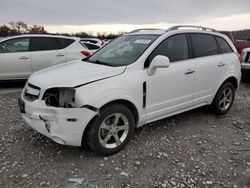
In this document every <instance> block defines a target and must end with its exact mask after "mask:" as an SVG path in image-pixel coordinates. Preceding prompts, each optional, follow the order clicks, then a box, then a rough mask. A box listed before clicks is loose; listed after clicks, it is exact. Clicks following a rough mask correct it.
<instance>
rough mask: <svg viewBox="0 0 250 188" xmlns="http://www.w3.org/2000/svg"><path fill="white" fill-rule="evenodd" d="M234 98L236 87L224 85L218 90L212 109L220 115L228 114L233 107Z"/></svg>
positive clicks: (230, 84)
mask: <svg viewBox="0 0 250 188" xmlns="http://www.w3.org/2000/svg"><path fill="white" fill-rule="evenodd" d="M234 97H235V88H234V85H233V84H232V83H230V82H226V83H224V84H223V85H222V86H221V87H220V89H219V90H218V92H217V94H216V95H215V98H214V101H213V103H212V108H213V109H214V111H215V113H216V114H219V115H223V114H226V113H227V112H228V111H229V110H230V109H231V107H232V105H233V102H234Z"/></svg>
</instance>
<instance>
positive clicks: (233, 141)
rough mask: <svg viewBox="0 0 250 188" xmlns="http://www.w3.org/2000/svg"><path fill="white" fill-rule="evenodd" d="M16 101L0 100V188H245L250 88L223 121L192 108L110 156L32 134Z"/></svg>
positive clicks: (249, 166)
mask: <svg viewBox="0 0 250 188" xmlns="http://www.w3.org/2000/svg"><path fill="white" fill-rule="evenodd" d="M19 95H20V93H10V94H6V93H3V94H0V135H1V137H0V187H88V188H92V187H104V188H105V187H124V188H125V187H143V188H144V187H163V188H164V187H232V188H236V187H239V188H241V187H250V116H249V111H250V83H245V84H242V85H241V87H240V89H239V90H238V91H237V94H236V101H235V104H234V106H233V108H232V109H231V111H230V112H229V113H228V114H227V115H225V116H215V115H213V114H212V113H210V112H208V110H207V108H199V109H197V110H193V111H190V112H186V113H183V114H180V115H177V116H174V117H171V118H167V119H164V120H161V121H157V122H155V123H152V124H149V125H146V126H144V127H143V128H140V129H139V130H137V133H136V135H135V137H134V139H133V140H132V141H131V142H130V144H129V145H128V146H127V147H126V148H125V149H124V150H123V151H121V152H120V153H118V154H116V155H113V156H110V157H100V156H96V155H95V154H94V153H92V152H91V151H88V150H83V149H80V148H76V147H68V146H62V145H59V144H56V143H54V142H53V141H51V140H49V139H47V138H45V137H42V136H40V135H38V134H35V133H34V132H33V131H31V130H30V129H28V128H27V127H25V125H24V123H23V121H22V120H21V118H20V113H19V110H18V106H17V98H18V96H19ZM72 178H73V179H72ZM75 178H78V179H75ZM70 180H71V181H73V182H74V181H78V182H79V183H81V184H77V183H73V182H70Z"/></svg>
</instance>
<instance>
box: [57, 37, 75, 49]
mask: <svg viewBox="0 0 250 188" xmlns="http://www.w3.org/2000/svg"><path fill="white" fill-rule="evenodd" d="M57 41H58V43H59V49H64V48H67V47H68V46H69V45H71V44H72V43H73V42H75V40H74V39H63V38H57Z"/></svg>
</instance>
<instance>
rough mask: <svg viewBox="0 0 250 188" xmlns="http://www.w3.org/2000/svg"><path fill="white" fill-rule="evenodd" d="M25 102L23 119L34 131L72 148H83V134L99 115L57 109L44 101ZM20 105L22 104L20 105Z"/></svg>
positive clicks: (75, 110)
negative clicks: (90, 122) (91, 121)
mask: <svg viewBox="0 0 250 188" xmlns="http://www.w3.org/2000/svg"><path fill="white" fill-rule="evenodd" d="M20 100H21V101H23V102H22V103H23V105H24V106H23V107H22V108H23V111H22V119H23V120H24V122H25V123H26V124H27V125H28V126H29V127H31V128H32V129H34V130H36V131H38V132H39V133H41V134H43V135H44V136H46V137H48V138H50V139H52V140H53V141H55V142H57V143H59V144H63V145H70V146H81V143H82V136H83V132H84V130H85V128H86V126H87V124H88V123H89V121H90V120H91V119H92V118H93V117H94V116H95V115H96V114H97V112H95V111H92V110H90V109H87V108H55V107H48V106H46V104H45V102H44V101H42V100H36V101H34V102H29V101H26V100H24V99H23V98H21V99H20ZM19 105H20V104H19Z"/></svg>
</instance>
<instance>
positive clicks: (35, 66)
mask: <svg viewBox="0 0 250 188" xmlns="http://www.w3.org/2000/svg"><path fill="white" fill-rule="evenodd" d="M86 55H90V52H89V51H88V49H87V48H85V47H83V46H82V45H81V44H80V38H73V37H64V36H56V35H20V36H15V37H9V38H5V39H3V40H1V42H0V80H13V79H27V78H28V77H29V76H30V75H31V74H32V73H34V72H36V71H39V70H41V69H44V68H47V67H50V66H53V65H57V64H61V63H65V62H68V61H73V60H77V59H82V58H85V57H86Z"/></svg>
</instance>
